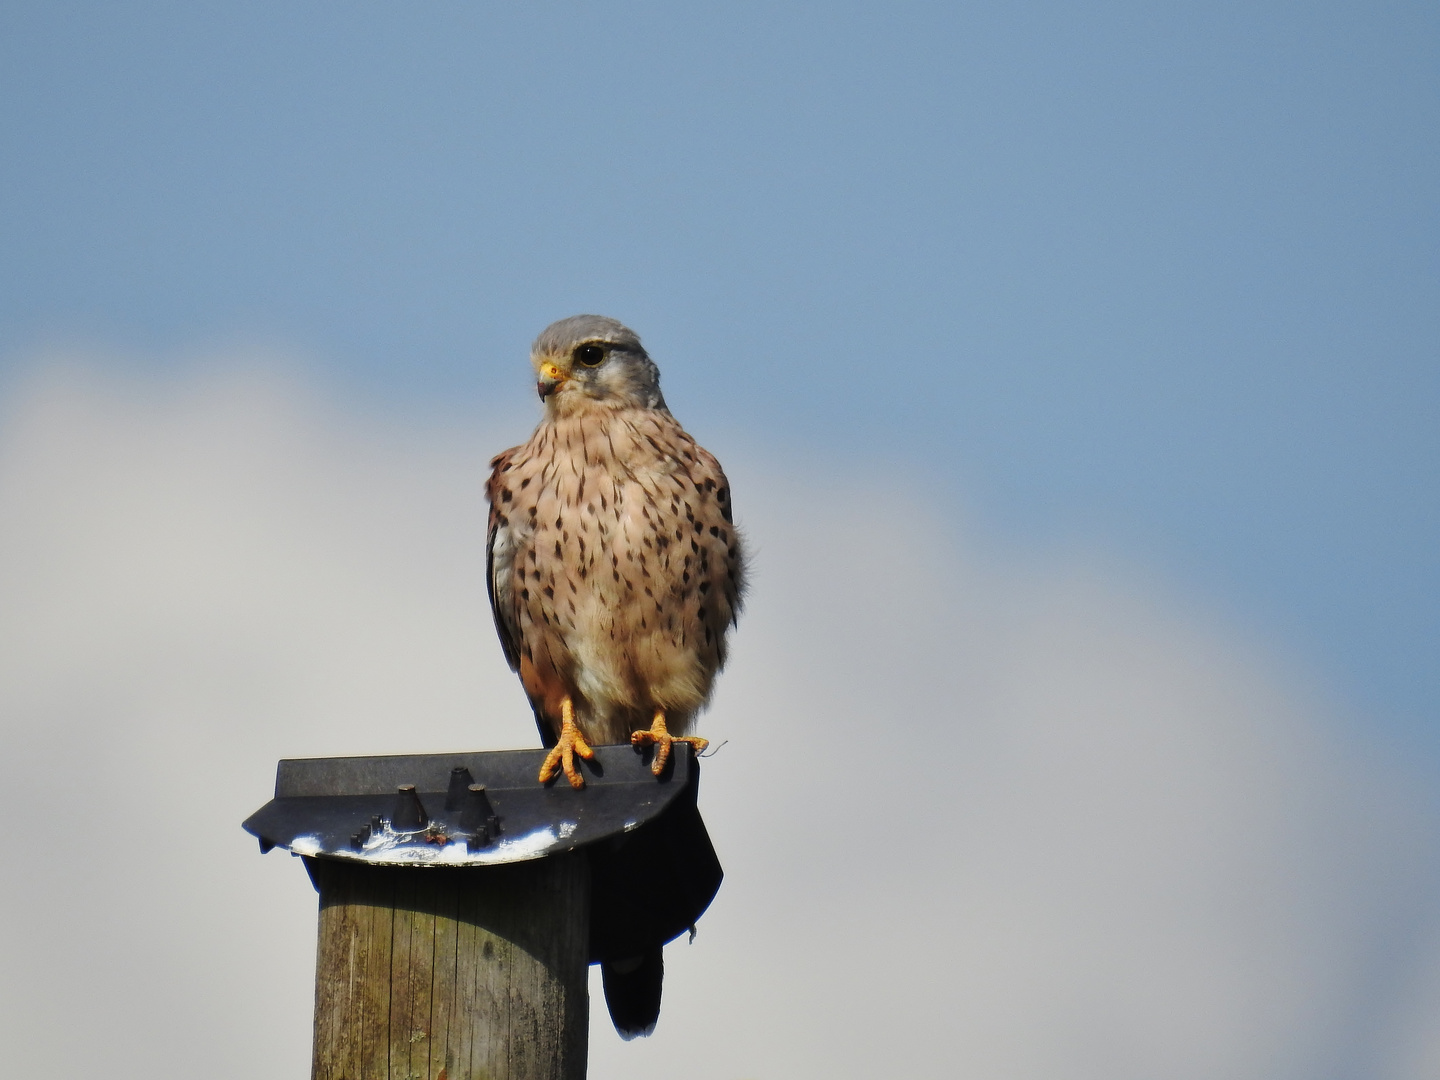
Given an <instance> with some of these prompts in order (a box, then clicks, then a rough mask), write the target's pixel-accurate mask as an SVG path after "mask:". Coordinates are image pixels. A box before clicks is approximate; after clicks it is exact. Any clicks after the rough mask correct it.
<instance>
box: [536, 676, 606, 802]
mask: <svg viewBox="0 0 1440 1080" xmlns="http://www.w3.org/2000/svg"><path fill="white" fill-rule="evenodd" d="M560 717H561V719H560V741H559V742H557V743H556V744H555V745H554V746H552V747H551V748H550V753H548V754H546V755H545V764H543V765H541V766H540V783H542V784H546V783H549V781H550V778H551V777H552V776H554V775H555V767H556V766H557V765H558V766H559V767H560V768H562V769H564V770H565V779H566V780H569V781H570V786H571V787H572V788H574V789H575V790H576V791H579V790H580V789H581V788H583V787H584V786H585V778H584V777H583V776H581V775H580V770H579V769H577V768H576V767H575V755H576V754H579V755H580V756H581V757H582V758H584V759H585V760H586V761H589V760H590V759H591V758H593V757H594V756H595V751H594V750H591V749H590V744H589V743H587V742H586V741H585V736H584V735H581V734H580V729H579V728H577V727H576V726H575V706H574V705H572V704H571V703H570V699H569V698H568V697H567V698H565V699H564V700H563V701H561V702H560Z"/></svg>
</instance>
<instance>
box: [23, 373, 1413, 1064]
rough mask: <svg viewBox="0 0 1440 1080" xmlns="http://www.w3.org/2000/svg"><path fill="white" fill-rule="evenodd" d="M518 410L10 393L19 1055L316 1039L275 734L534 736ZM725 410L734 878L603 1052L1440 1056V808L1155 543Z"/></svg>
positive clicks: (1240, 1058)
mask: <svg viewBox="0 0 1440 1080" xmlns="http://www.w3.org/2000/svg"><path fill="white" fill-rule="evenodd" d="M477 426H478V425H477ZM699 434H700V435H701V436H702V438H703V436H704V434H705V433H704V432H700V433H699ZM503 442H504V438H503V436H499V435H495V434H489V433H487V432H486V431H484V430H467V429H466V428H465V427H464V426H462V425H458V424H455V423H453V422H448V421H447V422H446V423H444V424H424V423H421V422H418V421H415V420H413V419H411V420H403V419H396V418H386V417H383V416H376V415H362V414H361V413H359V412H356V411H350V412H347V411H344V410H341V409H337V408H334V407H327V406H325V405H323V404H322V403H321V400H320V398H319V397H318V396H317V395H315V394H313V393H310V392H306V391H302V390H300V389H298V388H296V387H295V386H293V385H291V384H288V383H286V382H285V381H284V380H282V379H278V378H275V377H272V376H266V375H257V374H255V373H254V372H253V370H252V369H251V368H249V367H247V366H246V365H245V364H244V363H238V362H237V363H236V364H234V365H232V366H231V368H230V373H229V374H212V375H210V376H206V377H203V378H196V379H194V380H193V381H191V382H189V383H188V384H186V385H181V386H178V387H177V386H170V387H161V386H159V385H157V384H154V383H137V382H120V381H115V380H113V379H110V378H107V377H105V376H103V375H101V374H99V373H98V369H97V368H94V367H87V366H85V365H83V364H82V365H78V366H76V365H70V366H65V367H56V368H53V369H52V370H51V371H50V373H49V374H47V375H45V376H43V377H41V378H38V379H36V380H34V381H32V382H30V383H28V384H25V385H23V386H20V387H18V388H15V389H13V390H12V392H11V393H10V395H9V399H8V402H7V404H6V405H5V407H4V410H3V415H0V792H3V794H0V813H3V815H4V819H5V822H6V833H7V837H8V840H9V844H8V851H7V865H6V868H5V872H4V874H3V878H0V881H3V886H0V914H3V918H4V931H3V933H0V967H3V971H4V975H3V978H0V1033H3V1035H4V1037H5V1041H6V1045H7V1046H8V1047H10V1048H11V1051H10V1060H11V1062H12V1063H13V1065H14V1067H15V1071H16V1073H17V1075H20V1074H30V1073H37V1074H38V1073H42V1072H51V1071H55V1070H57V1069H59V1070H62V1071H63V1072H65V1073H67V1074H75V1075H107V1076H130V1075H134V1076H142V1075H143V1076H147V1077H151V1076H155V1075H171V1074H173V1075H176V1076H180V1075H191V1074H194V1073H196V1072H202V1071H203V1073H204V1074H205V1075H207V1076H214V1077H235V1078H242V1077H244V1078H249V1077H256V1076H267V1077H283V1076H294V1077H297V1078H298V1077H303V1076H306V1075H308V1045H309V1020H310V994H311V984H310V979H311V972H312V962H313V945H314V942H313V933H314V898H313V893H312V892H311V891H310V886H309V883H308V881H307V880H306V878H305V875H304V873H303V871H302V870H301V868H300V866H299V865H298V863H296V862H295V861H294V860H291V859H289V858H287V857H284V856H283V855H280V854H278V853H277V854H271V855H270V856H267V857H265V858H261V857H260V856H259V855H258V854H257V853H256V851H255V847H254V845H253V842H252V841H251V840H250V839H249V838H248V837H247V836H245V835H244V834H243V833H241V832H240V830H239V827H238V824H239V821H240V820H241V819H242V818H243V817H244V816H245V815H246V814H247V813H249V812H250V811H251V810H253V809H254V808H255V807H257V806H258V805H259V804H260V803H262V802H263V801H264V800H265V799H266V798H267V797H268V788H269V784H270V781H271V775H272V769H273V765H274V762H275V759H276V758H278V757H281V756H295V755H309V754H338V753H371V752H373V753H383V752H397V751H419V750H432V749H433V750H439V749H445V748H456V747H465V748H481V747H503V746H514V745H530V744H532V743H533V741H534V731H533V727H532V725H531V722H530V720H529V717H528V711H527V709H526V707H525V705H524V701H523V698H522V696H521V695H520V693H519V690H518V687H517V686H516V685H515V683H514V680H513V677H512V676H511V675H510V674H509V673H508V672H507V671H506V670H505V668H504V665H503V661H502V660H501V657H500V651H499V648H498V646H497V645H496V643H495V642H494V640H493V631H492V629H491V627H490V620H489V613H488V610H487V609H486V601H485V589H484V582H483V537H484V506H483V499H482V495H481V485H482V482H483V477H484V472H485V462H486V460H487V459H488V457H489V455H490V454H491V453H493V452H494V451H495V450H497V449H500V448H501V446H502V444H503ZM715 449H717V450H719V451H721V456H722V458H723V459H725V460H726V462H727V464H728V465H729V466H730V472H731V478H732V480H733V482H734V487H735V490H736V492H737V495H736V499H737V507H738V509H739V512H740V516H741V519H742V521H743V523H744V524H745V526H746V527H747V530H748V532H749V535H750V537H751V540H752V545H753V547H754V548H755V549H756V550H757V552H758V558H757V565H756V574H755V581H756V584H755V588H754V592H753V595H752V599H751V604H750V608H749V611H748V612H747V615H746V617H745V618H744V620H743V621H742V624H741V629H740V632H739V635H738V637H737V639H736V648H735V652H734V658H733V661H732V668H731V670H730V671H729V672H728V673H727V674H726V675H725V676H724V677H723V679H722V682H721V689H720V693H719V695H718V698H717V702H716V706H715V708H714V709H713V710H712V712H711V713H710V714H708V716H707V717H706V718H705V719H704V722H703V724H702V727H701V730H702V731H703V732H704V733H705V734H707V735H709V736H711V737H712V738H715V739H717V740H722V739H728V740H729V743H728V745H727V746H725V747H724V749H723V750H722V751H721V752H720V753H719V754H718V755H717V756H716V757H715V759H714V760H713V761H711V762H709V763H708V766H707V769H706V773H705V781H704V791H703V794H702V803H703V806H704V809H705V812H706V816H707V821H708V823H709V825H710V828H711V832H712V835H713V836H714V839H715V842H716V846H717V849H718V850H719V852H720V856H721V859H722V861H723V862H724V864H725V867H726V870H727V875H728V876H727V881H726V884H725V887H724V888H723V889H722V891H721V894H720V896H719V898H718V899H717V901H716V904H715V906H714V907H713V909H712V911H711V912H710V913H708V914H707V915H706V917H705V918H704V919H703V920H702V922H701V925H700V935H699V937H698V938H697V940H696V942H695V944H694V945H690V946H686V945H684V944H683V943H681V944H677V945H675V946H672V947H671V948H670V949H669V950H668V951H667V963H668V965H669V983H668V986H667V998H666V1005H665V1009H664V1011H663V1013H662V1017H661V1023H660V1028H659V1030H658V1031H657V1033H656V1035H655V1036H654V1037H653V1038H652V1039H650V1040H648V1041H645V1042H637V1043H632V1044H621V1043H620V1042H619V1040H618V1039H616V1038H615V1037H614V1035H613V1033H611V1032H610V1030H609V1027H608V1023H607V1022H606V1019H605V1017H604V1011H603V1006H601V1005H600V1004H599V1002H598V994H597V1001H596V1008H595V1016H594V1023H593V1025H592V1027H593V1035H592V1045H593V1055H592V1067H591V1068H592V1075H595V1076H599V1077H604V1076H619V1075H624V1076H627V1077H636V1078H640V1080H644V1078H649V1077H656V1078H658V1077H661V1076H666V1077H670V1076H673V1075H674V1069H675V1067H676V1065H677V1064H678V1063H684V1066H683V1067H684V1071H685V1072H686V1074H687V1075H690V1076H695V1077H699V1078H714V1080H739V1078H742V1077H752V1078H761V1077H776V1078H779V1077H810V1076H813V1077H820V1076H825V1077H830V1076H857V1077H859V1076H875V1075H905V1076H934V1077H949V1076H966V1077H986V1078H988V1077H1006V1078H1011V1077H1013V1078H1026V1080H1029V1078H1035V1080H1040V1078H1045V1080H1071V1078H1073V1080H1082V1078H1091V1077H1094V1078H1097V1080H1098V1078H1104V1080H1123V1078H1129V1077H1134V1078H1136V1080H1140V1078H1146V1080H1150V1078H1155V1077H1166V1078H1171V1077H1173V1078H1177V1080H1181V1078H1191V1077H1194V1078H1200V1077H1215V1078H1220V1077H1224V1078H1226V1080H1231V1078H1237V1077H1255V1078H1261V1077H1264V1078H1267V1080H1274V1078H1287V1077H1296V1078H1300V1077H1307V1078H1308V1077H1325V1078H1340V1077H1361V1076H1364V1077H1386V1078H1394V1080H1409V1078H1417V1080H1418V1078H1420V1077H1429V1076H1433V1075H1435V1074H1436V1073H1437V1072H1440V1035H1437V1024H1436V1018H1437V1015H1440V936H1437V930H1440V919H1437V909H1436V899H1437V863H1436V858H1435V856H1434V855H1433V854H1432V852H1433V851H1434V848H1435V841H1436V838H1437V828H1436V824H1437V822H1436V817H1435V814H1434V810H1433V806H1432V805H1431V804H1430V802H1429V801H1428V800H1427V799H1426V798H1424V797H1423V793H1421V792H1418V791H1416V790H1415V789H1414V788H1413V787H1412V786H1411V784H1410V782H1409V780H1408V778H1407V775H1406V773H1405V772H1404V770H1403V768H1401V767H1400V766H1398V765H1396V764H1394V763H1390V762H1386V761H1384V760H1380V759H1379V758H1371V757H1365V756H1364V755H1361V754H1359V753H1357V752H1356V750H1355V748H1354V747H1352V746H1349V745H1348V744H1347V743H1345V742H1344V741H1343V739H1342V737H1341V736H1339V735H1337V734H1336V733H1335V732H1334V731H1333V730H1332V729H1331V727H1330V726H1329V724H1328V722H1327V719H1326V716H1325V714H1324V704H1323V702H1317V701H1316V700H1314V699H1313V698H1312V697H1311V696H1310V695H1309V694H1308V693H1307V692H1306V691H1305V689H1304V688H1303V687H1300V686H1298V685H1296V684H1295V680H1294V679H1293V677H1292V676H1289V675H1287V674H1286V673H1285V672H1284V671H1283V670H1281V669H1279V668H1278V666H1277V665H1275V664H1273V663H1272V662H1270V661H1269V660H1268V659H1267V657H1266V656H1265V655H1264V653H1263V650H1258V649H1256V648H1255V647H1254V645H1253V643H1249V642H1245V641H1242V640H1239V639H1238V638H1235V637H1234V635H1232V634H1230V633H1229V632H1228V631H1226V630H1225V629H1224V628H1217V627H1215V626H1213V625H1209V624H1208V623H1207V622H1206V621H1205V620H1203V619H1201V618H1199V617H1198V616H1196V615H1195V614H1194V613H1192V612H1190V611H1188V610H1187V608H1186V605H1184V604H1183V603H1181V602H1179V601H1176V600H1174V599H1173V598H1167V597H1165V596H1158V595H1155V594H1154V590H1153V589H1152V588H1150V587H1149V586H1146V585H1144V584H1142V583H1141V582H1140V581H1139V579H1138V578H1137V579H1135V580H1129V579H1127V577H1126V575H1125V574H1124V573H1123V572H1122V571H1118V570H1115V569H1114V568H1111V569H1108V570H1101V569H1096V568H1095V567H1094V566H1093V565H1090V564H1087V563H1086V562H1085V561H1084V560H1080V559H1078V558H1077V560H1076V561H1075V562H1074V563H1071V564H1067V563H1065V562H1064V561H1063V560H1051V561H1050V562H1049V563H1048V564H1044V565H1041V564H1039V563H1038V562H1034V561H1032V562H1030V563H1029V564H1021V563H1019V562H1012V563H1005V562H1004V561H1002V560H998V559H996V558H994V557H993V556H986V555H982V554H979V553H978V550H977V549H976V548H975V545H970V544H967V543H965V542H964V541H963V539H962V538H960V537H957V536H955V535H953V529H951V528H949V527H948V526H946V525H945V524H944V523H943V522H942V521H941V519H940V518H937V517H934V516H930V515H928V514H926V513H924V512H922V511H921V510H920V509H918V500H916V499H912V498H910V497H908V496H907V494H906V493H904V492H901V493H897V495H896V497H894V498H892V499H890V500H887V502H886V504H885V505H884V506H881V505H879V504H877V503H876V501H875V499H874V497H873V494H872V492H873V485H872V484H871V483H870V482H869V480H868V478H857V477H845V476H839V475H836V476H828V477H817V476H815V475H814V474H813V470H812V471H811V476H810V482H809V483H807V484H804V485H801V484H797V483H795V482H794V481H793V480H789V479H787V478H786V476H785V470H784V469H783V468H782V467H781V463H776V462H765V461H761V460H756V459H750V460H747V459H746V458H745V456H744V454H743V452H737V451H735V450H733V449H732V450H728V451H727V449H726V448H724V447H715ZM160 1047H164V1049H163V1051H162V1050H161V1049H159V1048H160ZM167 1070H169V1071H167Z"/></svg>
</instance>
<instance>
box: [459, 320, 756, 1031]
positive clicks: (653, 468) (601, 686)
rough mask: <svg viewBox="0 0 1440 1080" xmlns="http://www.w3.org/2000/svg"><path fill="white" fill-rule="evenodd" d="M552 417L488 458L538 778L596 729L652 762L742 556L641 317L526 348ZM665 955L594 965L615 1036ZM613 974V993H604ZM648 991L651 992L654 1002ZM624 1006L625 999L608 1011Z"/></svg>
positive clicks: (567, 327)
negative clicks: (637, 323) (677, 413)
mask: <svg viewBox="0 0 1440 1080" xmlns="http://www.w3.org/2000/svg"><path fill="white" fill-rule="evenodd" d="M530 361H531V363H532V364H533V365H534V367H535V373H536V379H537V382H536V388H537V390H538V391H539V394H540V400H541V401H542V402H544V406H545V414H544V416H543V418H542V419H541V421H540V424H539V426H538V427H536V429H535V433H534V434H533V435H531V436H530V440H529V441H528V442H526V443H525V444H524V445H522V446H516V447H512V448H511V449H509V450H506V451H505V452H504V453H502V454H499V455H497V456H496V457H495V458H494V460H493V461H491V468H492V472H491V474H490V480H489V483H488V484H487V485H486V489H485V491H486V495H487V497H488V498H489V500H490V529H489V542H488V545H487V565H488V574H487V577H488V581H489V587H490V606H491V608H492V610H493V612H494V615H495V629H496V631H497V632H498V633H499V635H500V644H501V646H502V647H503V649H504V650H505V659H506V660H507V661H508V662H509V664H510V668H511V670H513V671H516V672H518V673H519V675H520V681H521V684H522V685H523V686H524V688H525V693H526V695H527V696H528V697H529V699H530V704H531V707H532V708H533V709H534V712H535V722H536V724H537V726H538V727H539V729H540V737H541V739H542V740H543V742H544V743H545V745H546V746H547V747H550V753H549V755H548V756H547V757H546V759H545V763H544V766H543V767H542V768H541V770H540V777H539V779H540V782H541V783H545V782H548V781H549V780H550V779H551V778H552V777H554V776H555V775H556V774H557V772H560V771H563V772H564V774H565V777H566V779H567V780H568V781H569V783H570V784H571V786H573V787H575V788H582V787H584V785H585V780H584V777H583V775H582V773H581V770H580V765H579V763H578V762H577V761H576V758H580V759H582V760H588V759H590V758H592V757H593V756H594V751H593V750H591V748H590V744H592V743H622V742H629V743H632V744H633V745H636V746H651V745H653V746H654V758H653V761H652V763H651V768H652V770H653V771H654V773H655V774H656V775H657V776H659V775H660V774H661V773H662V772H663V770H664V767H665V763H666V761H667V759H668V757H669V755H670V752H671V746H672V744H673V743H675V742H685V743H689V744H691V745H692V746H693V747H694V749H695V751H696V752H697V753H698V752H699V751H700V750H703V749H704V747H705V745H706V741H705V740H704V739H701V738H698V737H696V736H691V735H686V734H685V732H686V731H687V730H688V729H689V727H690V723H691V721H692V719H693V718H694V716H695V714H696V713H697V712H698V711H699V710H700V709H702V708H703V707H704V705H705V704H706V702H707V701H708V700H709V698H710V692H711V688H712V686H713V684H714V680H715V675H716V673H717V672H718V671H719V670H720V668H721V667H722V666H723V665H724V663H725V652H726V634H727V633H728V631H729V629H730V627H731V626H732V625H734V623H735V620H736V618H737V616H738V614H739V611H740V600H741V594H742V592H743V590H744V585H745V562H744V556H743V553H742V546H741V542H740V536H739V533H738V532H737V531H736V529H735V524H734V521H733V517H732V514H731V509H730V485H729V482H728V481H727V480H726V479H725V473H724V471H723V470H722V469H721V468H720V463H719V462H718V461H716V460H715V458H714V457H713V456H712V455H711V454H710V453H708V452H707V451H706V450H704V449H702V448H701V447H700V446H698V445H697V444H696V442H695V440H694V439H692V438H691V437H690V436H689V435H688V434H687V433H686V431H685V429H684V428H682V427H681V426H680V424H679V422H678V421H677V420H676V419H675V418H674V417H673V416H671V415H670V410H669V409H668V408H666V406H665V398H664V397H663V396H662V395H661V393H660V371H659V369H658V368H657V367H656V366H655V362H654V361H653V360H651V359H650V357H649V355H648V354H647V353H646V352H645V349H644V348H643V347H642V346H641V344H640V338H639V337H638V336H636V334H635V332H634V331H632V330H630V329H628V328H627V327H625V326H622V325H621V324H620V323H618V322H616V321H615V320H614V319H607V318H605V317H603V316H600V315H575V316H572V317H571V318H568V319H562V320H560V321H559V322H557V323H554V324H552V325H551V326H549V327H547V328H546V329H545V330H544V331H543V332H542V333H541V334H540V336H539V337H538V338H536V339H535V344H534V346H533V347H532V349H531V353H530ZM662 973H663V968H662V966H661V958H660V952H659V950H658V949H656V950H655V951H654V954H653V956H644V957H635V958H632V959H631V960H626V961H620V962H618V963H614V964H609V963H607V964H606V965H604V966H603V967H602V974H603V975H604V980H605V995H606V1000H607V1001H608V1002H609V1004H610V1013H611V1017H612V1019H614V1020H615V1024H616V1027H617V1029H619V1030H620V1033H621V1034H622V1035H624V1036H626V1037H627V1038H628V1037H633V1036H634V1035H636V1034H648V1033H649V1030H651V1029H653V1027H654V1023H655V1018H656V1017H657V1016H658V1014H659V1008H660V983H661V977H662ZM612 989H613V991H614V992H613V993H612ZM652 999H653V1000H652ZM617 1007H618V1008H617Z"/></svg>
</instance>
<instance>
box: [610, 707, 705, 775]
mask: <svg viewBox="0 0 1440 1080" xmlns="http://www.w3.org/2000/svg"><path fill="white" fill-rule="evenodd" d="M677 742H679V743H689V744H690V745H691V746H693V747H694V748H695V753H696V754H699V753H700V751H702V750H704V749H705V747H707V746H709V745H710V740H709V739H702V738H700V736H698V735H671V734H670V729H669V728H667V727H666V726H665V710H664V709H656V710H655V722H654V723H652V724H651V725H650V730H649V731H636V732H632V733H631V735H630V745H631V746H648V745H649V744H650V743H654V744H655V760H654V761H652V762H651V763H650V771H651V772H652V773H654V774H655V775H656V776H659V775H660V774H661V773H662V772H664V771H665V762H667V761H669V760H670V747H671V745H673V744H674V743H677Z"/></svg>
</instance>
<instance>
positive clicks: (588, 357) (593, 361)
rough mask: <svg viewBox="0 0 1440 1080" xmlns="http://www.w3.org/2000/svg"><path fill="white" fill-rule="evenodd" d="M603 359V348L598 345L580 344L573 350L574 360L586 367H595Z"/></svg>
mask: <svg viewBox="0 0 1440 1080" xmlns="http://www.w3.org/2000/svg"><path fill="white" fill-rule="evenodd" d="M604 359H605V350H604V349H602V348H601V347H600V346H599V345H581V346H580V347H579V348H578V349H576V350H575V362H576V363H577V364H584V365H585V366H586V367H596V366H597V365H598V364H599V363H600V361H602V360H604Z"/></svg>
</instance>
